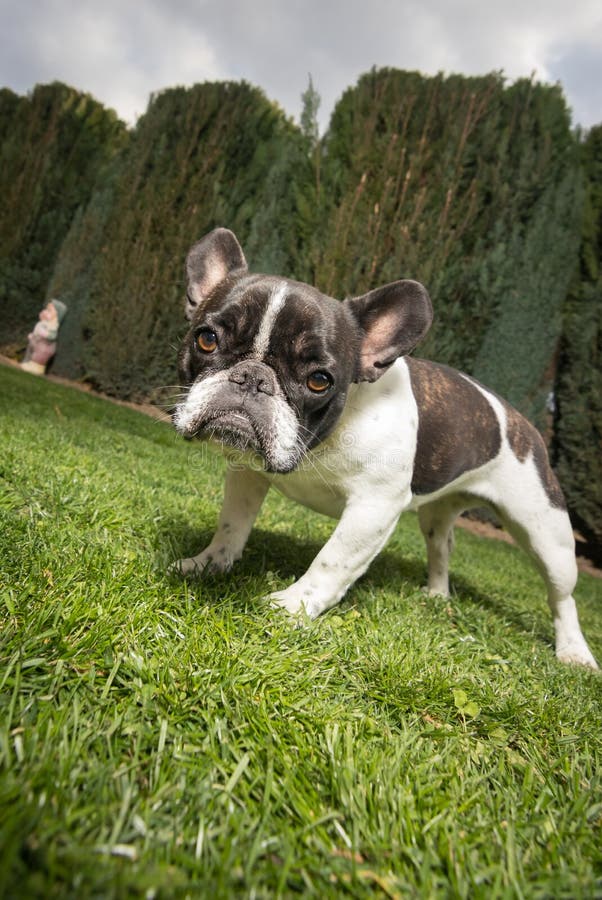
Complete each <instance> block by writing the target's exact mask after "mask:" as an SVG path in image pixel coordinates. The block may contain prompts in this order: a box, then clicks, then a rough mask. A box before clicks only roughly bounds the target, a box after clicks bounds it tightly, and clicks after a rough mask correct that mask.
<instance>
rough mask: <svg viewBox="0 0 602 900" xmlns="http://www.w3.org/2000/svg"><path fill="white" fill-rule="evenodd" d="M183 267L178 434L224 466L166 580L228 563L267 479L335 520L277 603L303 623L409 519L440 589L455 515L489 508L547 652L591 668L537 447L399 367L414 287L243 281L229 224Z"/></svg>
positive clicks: (420, 309) (462, 379)
mask: <svg viewBox="0 0 602 900" xmlns="http://www.w3.org/2000/svg"><path fill="white" fill-rule="evenodd" d="M186 271H187V276H188V293H187V313H186V314H187V318H188V319H189V320H190V323H191V326H190V330H189V331H188V333H187V335H186V337H185V338H184V342H183V344H182V347H181V350H180V354H179V360H178V363H179V374H180V380H181V382H182V384H183V385H184V387H185V394H184V399H183V400H182V401H181V402H180V403H179V405H178V406H177V407H176V410H175V413H174V416H173V421H174V424H175V427H176V429H177V431H178V432H179V433H180V434H181V435H183V436H184V437H186V438H205V439H210V440H212V441H215V442H218V443H219V444H220V445H221V447H222V449H223V450H224V452H225V454H226V456H227V457H228V459H229V460H230V462H231V463H232V464H231V465H230V466H229V467H228V470H227V474H226V483H225V496H224V502H223V507H222V510H221V514H220V516H219V522H218V526H217V531H216V533H215V536H214V537H213V540H212V541H211V543H210V544H209V546H208V547H207V548H206V549H204V550H202V551H201V552H200V553H199V554H198V555H197V556H194V557H192V558H191V559H183V560H180V561H179V562H177V563H175V564H174V568H175V569H176V570H177V571H179V572H181V573H182V574H188V573H200V572H202V571H203V570H204V569H205V568H206V567H210V568H212V569H215V570H220V571H224V570H227V569H229V568H230V566H231V565H232V563H234V562H235V560H237V559H239V558H240V556H241V555H242V552H243V549H244V546H245V544H246V542H247V538H248V536H249V533H250V531H251V528H252V526H253V523H254V521H255V518H256V516H257V514H258V512H259V509H260V507H261V504H262V502H263V499H264V497H265V495H266V493H267V491H268V489H269V488H270V486H273V487H274V488H276V489H277V490H278V491H280V492H281V493H283V494H284V495H285V496H287V497H289V498H290V499H292V500H296V501H297V502H298V503H301V504H303V505H304V506H307V507H309V508H310V509H313V510H316V511H318V512H320V513H324V514H325V515H328V516H332V517H334V518H335V519H338V520H339V521H338V525H337V526H336V529H335V530H334V532H333V534H332V536H331V537H330V539H329V540H328V541H327V542H326V544H325V546H324V547H323V548H322V549H321V551H320V552H319V553H318V555H317V556H316V558H315V560H314V561H313V563H312V564H311V566H310V567H309V569H308V570H307V572H306V573H305V574H304V575H302V576H301V578H299V580H298V581H296V582H295V583H294V584H292V585H291V586H290V587H288V588H286V589H285V590H282V591H278V592H276V593H274V594H272V595H271V600H272V603H273V604H276V605H278V606H280V607H283V608H284V609H285V610H287V611H288V612H289V613H290V614H292V615H294V616H296V615H298V614H306V615H307V616H309V617H310V618H312V619H313V618H315V617H316V616H318V615H320V613H322V612H324V610H327V609H329V608H330V607H332V606H334V605H335V604H336V603H338V602H339V600H340V599H341V598H342V597H343V595H344V594H345V593H346V591H347V590H348V589H349V587H350V586H351V585H352V584H353V583H354V582H355V581H356V580H357V579H358V578H359V577H360V575H361V574H362V573H363V572H365V570H366V569H367V568H368V566H369V565H370V563H371V561H372V560H373V559H374V557H375V556H376V555H377V554H378V553H379V552H380V550H382V548H383V547H384V546H385V544H386V543H387V541H388V539H389V537H390V536H391V533H392V532H393V529H394V528H395V525H396V523H397V520H398V518H399V516H400V514H401V513H402V512H403V511H404V510H406V509H414V510H417V511H418V520H419V523H420V527H421V529H422V532H423V534H424V538H425V541H426V547H427V558H428V590H429V592H430V593H432V594H443V595H447V593H448V589H449V587H448V559H449V554H450V550H451V547H452V526H453V522H454V520H455V518H456V517H457V516H458V514H459V513H461V512H463V511H464V510H466V509H469V508H473V507H478V506H487V507H490V508H491V509H493V510H494V511H495V513H496V514H497V515H498V517H499V518H500V520H501V522H502V523H503V524H504V526H505V527H506V528H507V530H508V531H509V532H510V534H512V535H513V537H514V538H515V539H516V541H517V543H518V544H519V545H521V546H522V547H523V548H524V549H525V550H526V551H527V553H528V554H529V555H530V556H531V557H532V559H533V561H534V562H535V565H536V566H537V568H538V569H539V571H540V572H541V574H542V576H543V578H544V581H545V583H546V587H547V590H548V600H549V604H550V607H551V610H552V614H553V617H554V625H555V631H556V655H557V656H558V658H559V659H560V660H562V661H563V662H570V663H579V664H581V665H585V666H590V667H592V668H597V665H596V662H595V660H594V657H593V656H592V654H591V652H590V650H589V648H588V646H587V643H586V641H585V639H584V637H583V635H582V633H581V629H580V627H579V622H578V618H577V611H576V607H575V601H574V599H573V597H572V591H573V588H574V586H575V582H576V579H577V566H576V563H575V552H574V539H573V532H572V529H571V524H570V521H569V517H568V514H567V511H566V506H565V502H564V498H563V495H562V492H561V490H560V487H559V485H558V482H557V480H556V477H555V475H554V473H553V472H552V470H551V468H550V465H549V462H548V459H547V454H546V450H545V446H544V443H543V441H542V439H541V437H540V435H539V433H538V432H537V431H536V430H535V428H533V426H532V425H530V424H529V423H528V422H527V421H526V420H525V419H524V418H523V417H522V416H521V415H520V414H519V413H518V412H516V411H515V410H514V409H513V408H512V407H511V406H509V405H508V404H507V403H506V402H505V401H504V400H502V399H501V398H500V397H498V396H497V395H496V394H494V393H493V392H492V391H490V390H488V389H487V388H485V387H483V385H481V384H479V383H478V382H477V381H475V380H474V379H473V378H470V377H468V376H467V375H463V374H461V373H459V372H456V371H454V370H453V369H450V368H448V367H447V366H443V365H437V364H436V363H432V362H427V361H425V360H422V359H413V358H411V357H409V356H407V354H408V353H409V352H410V351H411V350H412V349H413V348H414V347H415V346H416V344H417V343H418V342H419V341H420V339H421V338H422V337H423V336H424V335H425V334H426V332H427V331H428V329H429V327H430V324H431V321H432V317H433V312H432V307H431V301H430V299H429V296H428V294H427V292H426V290H425V288H424V287H423V286H422V285H421V284H418V283H417V282H416V281H408V280H403V281H396V282H394V283H392V284H388V285H385V286H384V287H381V288H377V289H376V290H372V291H370V292H369V293H367V294H365V295H364V296H362V297H355V298H353V299H347V300H344V301H342V302H340V301H338V300H335V299H333V298H331V297H327V296H325V295H324V294H321V293H320V292H319V291H318V290H316V289H315V288H313V287H310V286H309V285H306V284H301V283H299V282H296V281H291V280H289V279H287V278H280V277H276V276H274V275H258V274H251V273H250V272H249V271H248V268H247V263H246V260H245V257H244V254H243V251H242V249H241V247H240V245H239V243H238V241H237V239H236V237H235V236H234V234H233V233H232V232H231V231H228V230H227V229H224V228H218V229H216V230H215V231H212V232H211V233H210V234H208V235H207V236H206V237H204V238H203V239H202V240H201V241H199V242H198V243H197V244H195V245H194V246H193V247H192V249H191V250H190V253H189V254H188V258H187V261H186Z"/></svg>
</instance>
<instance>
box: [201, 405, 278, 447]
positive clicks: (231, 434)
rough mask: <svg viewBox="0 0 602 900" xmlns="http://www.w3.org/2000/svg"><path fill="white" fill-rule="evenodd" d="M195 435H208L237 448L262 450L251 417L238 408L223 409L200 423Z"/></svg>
mask: <svg viewBox="0 0 602 900" xmlns="http://www.w3.org/2000/svg"><path fill="white" fill-rule="evenodd" d="M194 436H195V437H200V438H203V437H209V438H213V439H214V440H218V441H221V442H222V443H224V444H227V445H228V446H229V447H234V448H235V449H237V450H255V451H256V452H258V453H261V452H262V447H261V442H260V440H259V435H258V433H257V429H256V427H255V425H254V424H253V422H252V420H251V418H250V417H249V416H248V415H246V414H245V413H244V412H241V411H239V410H225V411H223V412H217V413H214V414H213V415H211V416H210V417H209V418H207V419H205V420H204V421H203V422H202V423H200V425H199V427H198V428H197V429H196V430H195V434H194Z"/></svg>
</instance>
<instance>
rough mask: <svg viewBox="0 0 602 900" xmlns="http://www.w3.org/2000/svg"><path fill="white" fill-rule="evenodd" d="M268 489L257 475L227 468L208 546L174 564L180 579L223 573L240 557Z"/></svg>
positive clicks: (246, 470)
mask: <svg viewBox="0 0 602 900" xmlns="http://www.w3.org/2000/svg"><path fill="white" fill-rule="evenodd" d="M269 486H270V485H269V482H268V480H267V479H266V478H264V477H263V475H261V474H260V473H259V472H252V471H250V470H249V469H234V468H228V470H227V471H226V484H225V489H224V502H223V505H222V510H221V513H220V516H219V521H218V526H217V531H216V532H215V534H214V536H213V539H212V541H211V543H210V544H209V546H208V547H206V549H205V550H202V551H201V552H200V553H199V554H198V555H197V556H192V557H190V558H189V559H180V560H178V561H177V562H175V563H173V565H172V567H171V568H172V570H173V571H175V572H178V573H180V574H182V575H187V574H189V573H192V574H195V573H199V574H200V573H201V572H202V571H203V569H205V568H210V569H213V570H214V571H217V572H226V571H227V570H228V569H229V568H230V567H231V566H232V564H233V563H234V562H236V560H237V559H240V557H241V556H242V552H243V550H244V548H245V544H246V543H247V539H248V537H249V534H250V533H251V529H252V527H253V523H254V522H255V519H256V518H257V513H258V512H259V510H260V508H261V504H262V503H263V500H264V497H265V495H266V493H267V491H268V488H269Z"/></svg>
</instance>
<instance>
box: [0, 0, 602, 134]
mask: <svg viewBox="0 0 602 900" xmlns="http://www.w3.org/2000/svg"><path fill="white" fill-rule="evenodd" d="M0 16H1V20H2V22H3V29H2V35H1V37H0V85H3V86H7V87H11V88H13V90H17V91H19V92H25V91H27V90H29V89H31V88H32V87H33V85H34V84H36V83H38V82H47V81H52V80H54V79H58V80H62V81H66V82H67V83H69V84H72V85H73V86H74V87H77V88H80V89H82V90H86V91H89V92H90V93H92V94H93V95H94V96H96V97H97V98H98V99H99V100H101V101H102V102H103V103H105V104H106V105H107V106H111V107H113V108H115V109H117V111H118V113H119V114H120V115H121V116H122V117H123V118H125V119H126V120H128V121H133V120H135V118H136V116H137V115H140V114H141V113H142V112H144V110H145V108H146V105H147V101H148V97H149V94H150V93H151V92H154V91H157V90H161V89H162V88H166V87H171V86H174V85H181V84H183V85H190V84H194V83H195V82H198V81H205V80H212V79H226V78H231V79H235V80H238V79H242V78H244V79H246V80H247V81H250V82H251V83H253V84H257V85H259V86H260V87H262V88H263V89H264V91H265V92H266V94H267V95H268V96H269V97H270V98H271V99H273V100H276V101H277V102H279V103H280V105H281V106H282V107H283V108H284V109H285V110H286V111H287V112H288V113H289V114H290V115H294V116H298V114H299V111H300V96H301V93H302V91H303V90H304V89H305V87H306V85H307V79H308V73H311V75H312V77H313V80H314V84H315V85H316V87H317V89H318V91H319V92H320V94H321V96H322V107H321V124H322V127H323V128H324V127H325V125H326V123H327V121H328V117H329V115H330V112H331V111H332V107H333V105H334V103H335V101H336V100H337V98H338V97H339V96H340V95H341V93H342V92H343V91H344V90H345V88H347V87H349V86H351V85H352V84H354V83H355V82H356V81H357V78H358V76H359V75H360V74H361V73H362V72H365V71H367V70H368V69H370V68H371V67H372V66H374V65H376V66H383V65H389V66H395V67H397V68H402V69H415V70H419V71H422V72H424V73H426V74H435V73H437V72H440V71H443V72H447V73H450V72H460V73H464V74H483V73H486V72H491V71H494V70H495V71H500V70H502V71H503V72H504V73H505V75H506V76H507V77H508V79H509V80H514V79H515V78H518V77H521V76H527V77H528V76H530V75H531V73H533V72H535V74H536V76H537V77H538V78H539V79H540V80H543V81H552V82H554V81H556V80H560V81H561V82H562V84H563V87H564V89H565V94H566V95H567V99H568V102H569V105H570V106H571V107H572V108H573V111H574V116H575V121H576V122H580V123H581V124H582V125H584V126H586V127H588V126H590V125H592V124H595V123H597V122H600V121H601V120H602V97H601V89H600V85H601V84H602V78H601V77H600V76H601V74H602V71H601V62H600V61H601V60H602V7H601V5H600V3H599V0H595V2H594V0H574V2H573V3H571V4H567V3H566V0H546V2H536V0H531V2H529V0H506V2H505V4H503V5H502V4H495V6H494V5H493V4H490V3H487V2H483V0H372V2H368V3H366V2H365V0H104V2H102V3H99V2H98V0H78V2H77V3H74V2H72V0H21V2H19V3H15V2H14V0H0Z"/></svg>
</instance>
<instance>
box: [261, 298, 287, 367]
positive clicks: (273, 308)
mask: <svg viewBox="0 0 602 900" xmlns="http://www.w3.org/2000/svg"><path fill="white" fill-rule="evenodd" d="M287 287H288V285H287V283H286V281H283V282H281V284H279V285H278V286H277V287H275V288H274V290H273V291H272V293H271V294H270V296H269V299H268V305H267V306H266V309H265V312H264V314H263V319H262V320H261V325H260V326H259V331H258V332H257V334H256V335H255V340H254V341H253V356H256V357H257V358H258V359H263V357H264V356H265V354H266V353H267V350H268V346H269V343H270V335H271V334H272V328H273V327H274V322H275V321H276V316H277V315H278V313H279V312H280V310H281V309H282V307H283V306H284V301H285V300H286V291H287Z"/></svg>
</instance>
